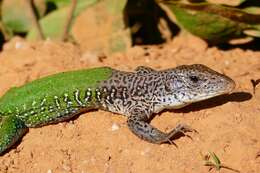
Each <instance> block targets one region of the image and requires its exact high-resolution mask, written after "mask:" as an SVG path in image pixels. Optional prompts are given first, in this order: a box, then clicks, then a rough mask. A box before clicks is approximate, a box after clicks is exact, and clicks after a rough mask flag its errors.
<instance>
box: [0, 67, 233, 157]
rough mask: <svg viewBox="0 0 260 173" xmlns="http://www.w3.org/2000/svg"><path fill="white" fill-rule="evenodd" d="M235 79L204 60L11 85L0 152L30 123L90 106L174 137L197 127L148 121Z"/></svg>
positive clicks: (148, 133)
mask: <svg viewBox="0 0 260 173" xmlns="http://www.w3.org/2000/svg"><path fill="white" fill-rule="evenodd" d="M234 87H235V83H234V81H233V80H232V79H230V78H229V77H227V76H225V75H222V74H220V73H217V72H215V71H213V70H211V69H209V68H208V67H206V66H204V65H199V64H195V65H189V66H187V65H184V66H179V67H177V68H173V69H168V70H163V71H156V70H153V69H151V68H148V67H142V66H140V67H138V68H137V69H136V70H135V71H134V72H123V71H118V70H114V69H112V68H109V67H101V68H95V69H88V70H79V71H73V72H65V73H60V74H56V75H52V76H49V77H45V78H42V79H39V80H35V81H33V82H30V83H28V84H26V85H24V86H22V87H19V88H12V89H10V90H9V91H8V92H7V93H6V94H5V95H4V96H3V97H2V98H1V99H0V120H1V122H0V153H3V152H4V151H5V150H6V149H8V148H9V147H11V146H12V145H13V144H14V143H15V142H16V141H17V140H19V139H20V138H21V137H22V136H23V135H24V134H25V133H26V132H27V130H28V128H29V127H40V126H43V125H47V124H51V123H57V122H61V121H64V120H67V119H70V118H71V117H73V116H75V115H77V114H80V113H82V112H85V111H87V110H91V109H103V110H108V111H111V112H115V113H119V114H123V115H125V116H127V124H128V127H129V129H130V130H131V131H132V132H133V133H134V134H135V135H137V136H138V137H140V138H142V139H144V140H146V141H149V142H152V143H158V144H160V143H164V142H170V143H171V139H172V138H174V137H175V136H176V135H177V134H178V133H185V132H189V131H193V130H192V128H190V127H189V126H187V125H185V124H178V125H177V126H176V128H174V129H173V130H172V131H170V132H169V133H164V132H162V131H160V130H158V129H157V128H155V127H153V126H151V125H150V124H149V123H148V122H149V121H150V120H151V118H152V114H153V113H158V112H160V111H161V110H163V109H178V108H181V107H184V106H186V105H188V104H190V103H194V102H197V101H201V100H205V99H208V98H211V97H214V96H218V95H221V94H225V93H229V92H231V91H232V90H233V88H234Z"/></svg>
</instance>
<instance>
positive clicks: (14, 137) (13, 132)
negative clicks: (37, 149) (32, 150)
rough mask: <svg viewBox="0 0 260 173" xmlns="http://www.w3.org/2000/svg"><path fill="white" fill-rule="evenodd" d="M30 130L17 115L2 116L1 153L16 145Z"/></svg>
mask: <svg viewBox="0 0 260 173" xmlns="http://www.w3.org/2000/svg"><path fill="white" fill-rule="evenodd" d="M27 131H28V127H26V125H25V124H24V122H23V121H22V120H20V119H19V118H17V117H16V116H1V117H0V155H2V154H3V153H4V152H5V151H6V150H7V149H8V148H10V147H11V146H12V145H14V144H15V143H16V142H17V141H19V139H21V138H22V136H23V135H24V134H25V133H26V132H27Z"/></svg>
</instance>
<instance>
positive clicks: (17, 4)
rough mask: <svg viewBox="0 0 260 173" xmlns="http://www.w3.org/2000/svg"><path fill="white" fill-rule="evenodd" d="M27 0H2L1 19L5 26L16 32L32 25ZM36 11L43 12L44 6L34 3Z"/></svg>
mask: <svg viewBox="0 0 260 173" xmlns="http://www.w3.org/2000/svg"><path fill="white" fill-rule="evenodd" d="M28 5H29V4H28V1H24V0H4V1H3V2H2V6H1V11H2V21H3V24H4V25H5V27H6V28H7V29H8V30H10V31H12V32H17V33H22V32H27V31H28V30H29V29H30V28H31V26H32V17H31V14H30V10H29V6H28ZM35 5H36V8H37V11H38V12H39V13H41V14H43V13H44V10H45V8H44V7H43V6H42V4H40V3H36V4H35Z"/></svg>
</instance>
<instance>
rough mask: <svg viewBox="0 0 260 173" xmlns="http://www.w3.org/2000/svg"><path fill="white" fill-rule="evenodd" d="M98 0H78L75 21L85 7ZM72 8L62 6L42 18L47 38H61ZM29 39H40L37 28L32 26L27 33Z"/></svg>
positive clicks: (41, 21) (43, 29)
mask: <svg viewBox="0 0 260 173" xmlns="http://www.w3.org/2000/svg"><path fill="white" fill-rule="evenodd" d="M97 1H98V0H87V1H86V0H81V1H78V3H77V5H76V9H75V11H74V14H73V21H74V20H75V17H76V16H78V15H79V14H80V13H81V12H82V11H83V10H84V9H86V8H88V7H90V6H91V5H93V4H95V3H97ZM69 10H70V6H65V7H62V8H60V9H58V10H55V11H53V12H51V13H49V14H48V15H46V16H45V17H43V18H42V19H41V20H40V26H41V28H42V31H43V34H44V36H45V37H46V38H47V37H49V38H53V39H59V38H61V36H62V34H63V33H62V31H63V28H64V26H65V22H66V20H67V16H68V13H69ZM26 37H27V39H29V40H36V39H38V33H37V31H36V29H35V28H32V29H31V30H30V31H29V33H28V34H27V36H26Z"/></svg>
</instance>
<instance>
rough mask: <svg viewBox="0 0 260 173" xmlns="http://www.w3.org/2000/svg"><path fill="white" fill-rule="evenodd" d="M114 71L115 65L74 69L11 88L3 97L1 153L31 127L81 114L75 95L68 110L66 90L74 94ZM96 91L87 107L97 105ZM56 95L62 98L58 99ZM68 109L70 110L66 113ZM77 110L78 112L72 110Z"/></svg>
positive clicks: (0, 131) (71, 95) (1, 105)
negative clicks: (57, 105)
mask: <svg viewBox="0 0 260 173" xmlns="http://www.w3.org/2000/svg"><path fill="white" fill-rule="evenodd" d="M111 75H112V69H111V68H108V67H104V68H96V69H89V70H80V71H72V72H65V73H59V74H56V75H52V76H49V77H45V78H42V79H39V80H35V81H32V82H30V83H28V84H26V85H24V86H22V87H19V88H11V89H10V90H9V91H8V92H7V93H6V94H5V95H4V96H2V98H1V99H0V115H1V124H0V153H2V152H3V151H5V150H6V149H7V148H9V147H11V146H12V145H13V144H14V143H15V142H16V141H17V140H18V139H19V138H20V137H21V136H22V135H23V134H25V132H26V131H27V130H28V127H40V126H43V125H46V124H51V123H57V122H60V121H63V120H66V119H69V118H71V117H73V116H74V115H76V114H78V113H79V112H78V111H77V110H76V109H79V106H78V104H77V103H76V101H75V99H70V100H71V102H72V104H71V105H70V106H69V108H70V110H68V108H67V105H66V103H65V102H64V101H62V99H63V100H64V98H65V96H64V94H65V93H66V94H68V98H73V97H74V92H75V91H76V90H81V91H85V90H86V88H93V89H94V88H96V87H97V85H98V83H99V82H101V81H104V80H107V79H108V78H109V77H110V76H111ZM93 91H94V90H93ZM92 95H93V96H94V97H93V99H92V100H91V101H90V102H88V103H86V104H87V105H86V109H88V108H95V107H96V105H95V92H93V93H92ZM56 97H58V98H61V99H59V100H55V98H56ZM44 100H46V101H44ZM56 101H58V102H59V105H60V108H59V109H58V108H57V107H56ZM41 104H42V105H41ZM51 107H53V108H51ZM41 109H42V110H41ZM51 109H52V110H53V111H51ZM66 110H68V113H67V114H66V113H64V112H65V111H66ZM73 110H74V111H75V113H72V112H73ZM80 111H83V110H80ZM57 112H60V114H57ZM62 112H63V113H64V114H62Z"/></svg>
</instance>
